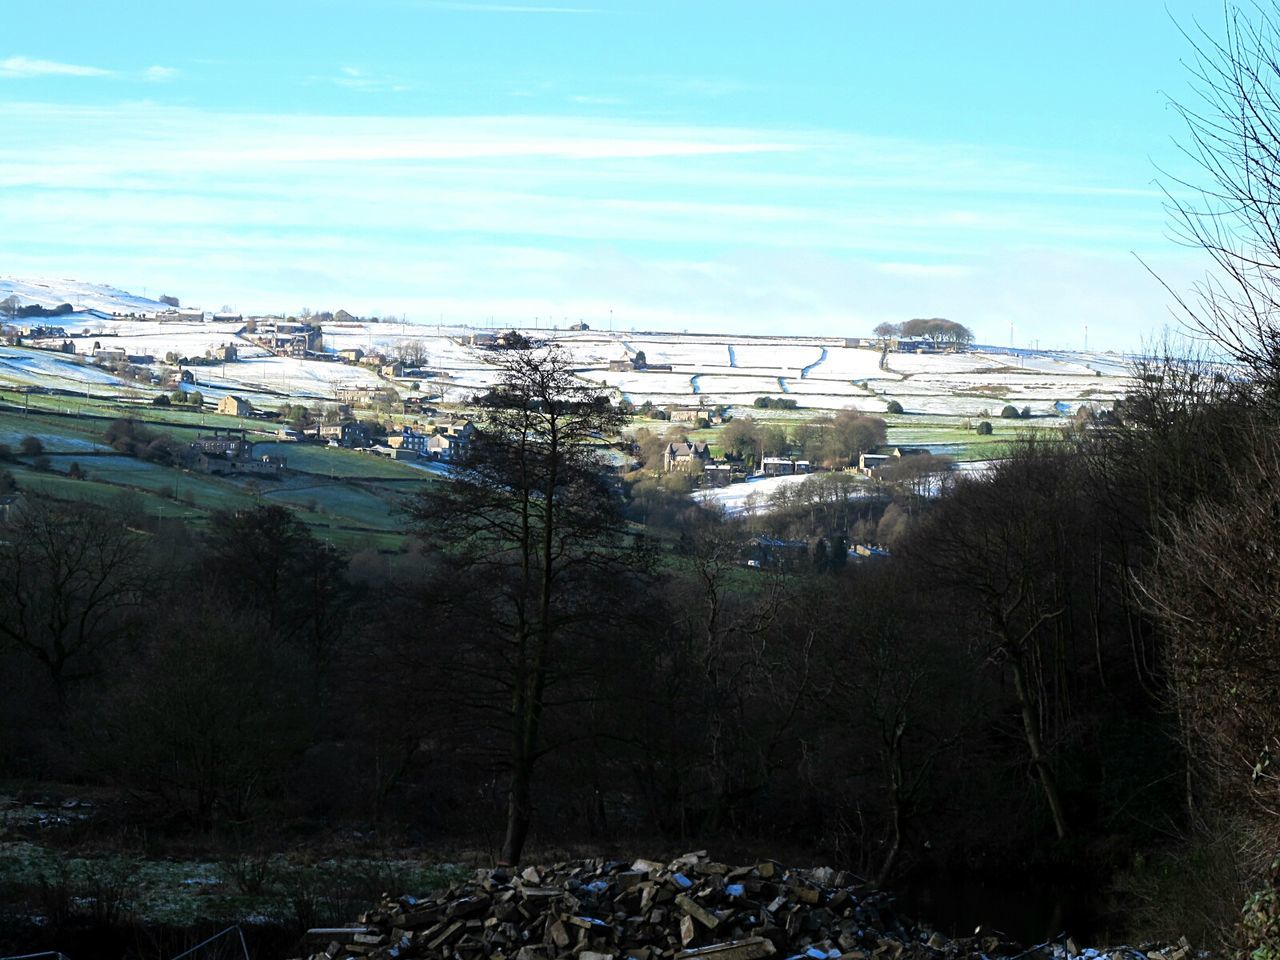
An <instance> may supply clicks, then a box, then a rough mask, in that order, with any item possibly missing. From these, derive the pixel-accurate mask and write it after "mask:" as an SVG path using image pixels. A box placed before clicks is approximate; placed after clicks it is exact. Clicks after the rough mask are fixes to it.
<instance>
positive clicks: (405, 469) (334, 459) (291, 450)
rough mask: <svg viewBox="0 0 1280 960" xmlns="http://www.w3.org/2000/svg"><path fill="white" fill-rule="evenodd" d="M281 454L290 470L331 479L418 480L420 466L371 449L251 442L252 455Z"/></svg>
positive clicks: (421, 474) (278, 455) (277, 455)
mask: <svg viewBox="0 0 1280 960" xmlns="http://www.w3.org/2000/svg"><path fill="white" fill-rule="evenodd" d="M266 454H270V455H271V456H273V457H284V458H285V459H286V460H288V462H289V469H290V470H297V471H300V472H302V473H312V474H315V475H316V476H320V477H329V478H331V479H357V480H421V479H423V477H424V474H423V472H422V471H421V470H417V469H415V468H414V467H411V466H409V465H408V464H405V463H399V462H397V461H395V460H388V459H387V458H386V457H380V456H378V455H376V454H372V453H360V452H359V451H356V450H344V449H342V448H340V447H325V446H318V445H314V444H302V443H255V444H254V445H253V455H254V456H255V457H261V456H264V455H266Z"/></svg>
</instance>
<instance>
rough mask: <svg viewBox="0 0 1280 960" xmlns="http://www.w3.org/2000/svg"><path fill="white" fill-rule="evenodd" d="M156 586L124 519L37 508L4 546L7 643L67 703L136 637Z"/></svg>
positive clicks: (0, 628)
mask: <svg viewBox="0 0 1280 960" xmlns="http://www.w3.org/2000/svg"><path fill="white" fill-rule="evenodd" d="M150 583H151V578H150V577H149V575H148V569H147V565H146V562H145V556H144V550H143V545H142V541H141V538H140V537H139V535H138V534H137V533H135V532H134V531H133V530H130V529H129V528H128V527H127V526H125V524H124V523H123V522H122V521H121V519H120V518H119V517H115V516H112V515H110V514H108V513H107V512H106V511H104V510H102V509H100V508H98V507H95V506H91V505H76V506H62V505H58V504H54V503H51V502H47V501H42V500H33V501H32V502H30V503H28V504H27V505H26V506H25V507H24V508H23V509H22V511H21V512H20V513H19V516H18V518H17V520H16V521H15V522H14V523H13V524H12V526H11V527H10V528H9V529H8V530H7V531H6V536H5V539H4V542H3V543H2V544H0V641H3V642H5V643H7V644H8V645H10V646H11V647H13V648H14V649H16V650H18V651H20V652H21V653H23V654H25V655H27V656H28V657H31V658H33V659H34V660H36V661H38V662H39V663H40V664H41V665H42V666H43V667H44V668H45V670H46V671H47V673H48V675H49V679H50V680H51V681H52V682H53V684H54V687H55V688H56V690H57V692H58V695H59V697H63V696H65V694H66V691H67V688H68V686H69V685H70V684H72V683H74V682H76V681H78V680H83V679H85V678H87V677H90V676H93V675H94V674H95V673H97V672H98V671H99V670H100V669H101V668H102V665H103V658H104V657H105V656H106V655H107V654H108V652H109V651H110V650H111V649H112V648H113V647H116V646H118V645H119V644H121V643H123V642H124V641H126V640H128V639H130V638H131V637H134V636H136V635H137V632H138V629H139V627H140V624H141V618H142V613H143V610H144V606H145V603H146V600H147V597H148V592H149V589H150Z"/></svg>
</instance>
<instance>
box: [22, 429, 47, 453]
mask: <svg viewBox="0 0 1280 960" xmlns="http://www.w3.org/2000/svg"><path fill="white" fill-rule="evenodd" d="M18 452H19V453H21V454H22V455H23V456H24V457H38V456H40V454H42V453H44V444H43V443H41V442H40V438H39V437H33V436H31V435H30V434H28V435H27V436H25V437H23V438H22V441H21V442H20V443H19V444H18Z"/></svg>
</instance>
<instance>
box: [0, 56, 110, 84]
mask: <svg viewBox="0 0 1280 960" xmlns="http://www.w3.org/2000/svg"><path fill="white" fill-rule="evenodd" d="M111 73H112V71H110V70H103V69H102V68H101V67H88V66H84V65H82V64H76V63H59V62H57V61H56V60H36V59H33V58H31V57H9V58H7V59H5V60H0V77H8V78H12V79H23V80H25V79H28V78H30V77H107V76H110V75H111Z"/></svg>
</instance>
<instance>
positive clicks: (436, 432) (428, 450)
mask: <svg viewBox="0 0 1280 960" xmlns="http://www.w3.org/2000/svg"><path fill="white" fill-rule="evenodd" d="M475 435H476V428H475V426H474V425H473V424H472V423H471V421H470V420H446V421H444V422H443V423H438V424H436V425H435V426H434V428H432V429H430V430H422V429H421V428H418V429H414V428H413V427H410V426H406V427H403V428H401V429H400V430H398V431H395V432H393V433H388V434H387V447H388V448H389V449H390V450H391V451H392V452H391V454H390V456H392V457H393V458H396V459H400V458H403V457H411V456H419V457H430V458H432V459H433V460H460V459H462V458H463V457H464V456H465V455H466V451H467V446H468V444H470V443H471V441H472V440H473V439H474V438H475Z"/></svg>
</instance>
